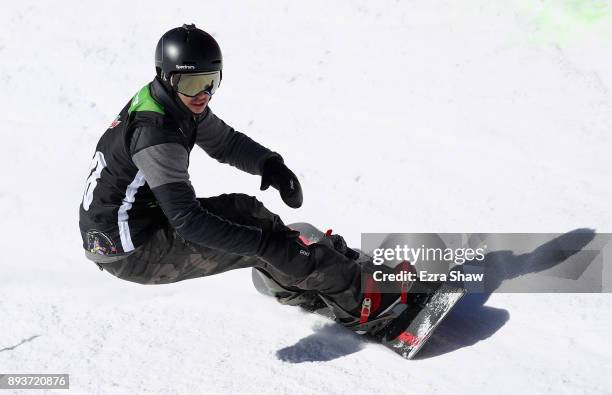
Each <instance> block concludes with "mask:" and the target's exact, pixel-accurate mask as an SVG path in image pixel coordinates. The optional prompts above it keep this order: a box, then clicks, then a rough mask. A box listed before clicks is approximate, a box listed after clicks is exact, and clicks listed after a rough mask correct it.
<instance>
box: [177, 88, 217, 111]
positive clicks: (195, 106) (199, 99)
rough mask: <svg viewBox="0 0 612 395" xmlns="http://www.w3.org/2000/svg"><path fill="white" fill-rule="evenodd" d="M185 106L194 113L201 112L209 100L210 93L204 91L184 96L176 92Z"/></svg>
mask: <svg viewBox="0 0 612 395" xmlns="http://www.w3.org/2000/svg"><path fill="white" fill-rule="evenodd" d="M176 94H177V95H178V97H179V99H181V101H182V102H183V104H184V105H185V106H187V108H188V109H189V110H190V111H191V112H192V113H194V114H201V113H203V112H204V110H206V106H207V105H208V102H209V101H210V95H209V94H208V93H205V92H200V93H198V95H197V96H193V97H191V96H185V95H183V94H182V93H179V92H177V93H176Z"/></svg>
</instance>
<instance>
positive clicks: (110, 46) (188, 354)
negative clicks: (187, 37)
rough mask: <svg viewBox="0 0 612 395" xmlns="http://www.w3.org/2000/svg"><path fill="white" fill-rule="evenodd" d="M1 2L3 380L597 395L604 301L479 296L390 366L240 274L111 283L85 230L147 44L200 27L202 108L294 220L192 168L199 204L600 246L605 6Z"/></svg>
mask: <svg viewBox="0 0 612 395" xmlns="http://www.w3.org/2000/svg"><path fill="white" fill-rule="evenodd" d="M3 4H4V5H3V6H2V13H1V14H0V59H1V62H0V89H1V90H2V94H1V95H0V108H1V110H0V111H1V117H0V121H1V123H0V131H1V133H2V144H1V145H0V166H1V168H2V173H1V175H2V177H1V181H2V183H1V186H0V218H1V221H2V228H1V230H0V232H1V237H0V250H1V251H2V258H1V260H2V263H1V266H0V267H1V269H0V317H1V318H0V373H42V372H48V373H70V375H71V376H70V378H71V381H70V385H71V392H72V393H77V394H107V393H117V394H148V393H164V394H174V393H177V394H179V393H180V394H198V393H232V392H234V393H275V394H276V393H291V394H294V393H299V394H309V393H373V392H375V393H416V394H418V393H451V392H452V393H474V392H476V391H477V392H478V393H490V392H495V393H497V394H506V393H507V394H510V393H554V394H562V393H612V384H610V374H611V373H612V356H611V355H612V346H611V342H610V341H609V333H610V328H609V326H610V324H611V323H612V317H611V313H612V298H611V297H610V295H609V294H601V295H594V294H561V295H560V294H539V295H518V294H494V295H492V296H491V297H490V298H489V299H488V300H486V298H482V300H478V298H475V297H472V298H470V299H467V302H466V303H463V304H462V305H461V306H460V308H458V309H457V310H456V311H455V312H454V313H453V314H452V315H451V316H449V317H448V319H447V321H446V322H445V324H444V325H443V326H441V327H440V333H439V334H438V336H436V337H435V338H433V339H432V345H431V346H430V347H428V348H425V349H424V350H423V358H421V359H419V360H416V361H405V360H402V359H401V358H399V357H398V356H397V355H395V354H393V353H392V352H391V351H389V350H387V349H385V348H383V347H381V346H379V345H376V344H370V343H366V342H363V341H362V340H361V339H360V338H358V337H356V336H354V335H353V334H351V333H348V332H347V331H346V330H344V329H343V328H340V327H338V326H335V325H332V324H330V323H328V322H327V321H325V320H324V319H323V318H319V317H316V316H313V315H308V314H305V313H302V312H300V311H298V310H297V309H295V308H291V307H283V306H279V305H278V304H277V303H276V302H275V301H273V300H270V299H268V298H265V297H263V296H260V295H259V294H257V293H256V291H255V290H254V288H253V287H252V286H251V281H250V272H249V271H248V270H242V271H237V272H232V273H227V274H224V275H219V276H215V277H211V278H206V279H197V280H190V281H187V282H184V283H179V284H173V285H165V286H141V285H136V284H131V283H127V282H123V281H120V280H117V279H116V278H114V277H112V276H110V275H108V274H107V273H104V272H100V271H99V270H98V268H97V267H96V266H95V265H94V264H92V263H90V262H88V261H86V260H85V258H84V256H83V252H82V249H81V246H80V243H81V241H80V236H79V233H78V225H77V222H78V213H77V206H78V204H79V200H80V198H81V196H82V191H83V187H84V181H85V178H86V176H87V167H88V164H89V161H90V158H91V156H92V154H93V152H94V147H95V144H96V141H97V139H98V138H99V136H100V135H101V134H102V133H103V131H104V130H105V128H106V126H107V125H108V124H109V123H110V122H111V121H112V120H113V119H114V117H115V115H116V114H117V113H118V111H119V110H120V109H121V108H122V107H123V105H124V104H125V103H126V102H127V100H128V99H129V97H131V95H133V94H134V93H135V92H136V91H137V90H138V89H139V88H140V87H141V86H142V85H144V84H145V83H146V82H147V81H149V80H150V79H151V78H152V76H153V53H154V47H155V44H156V42H157V39H158V38H159V36H160V35H161V34H162V33H163V32H164V31H166V30H167V29H169V28H170V27H174V26H176V25H180V24H181V23H183V22H195V23H196V24H197V25H198V26H200V27H203V28H205V29H206V30H208V31H210V32H212V33H213V34H214V35H215V37H216V38H217V39H218V41H219V42H220V44H221V46H222V48H223V51H224V63H225V68H224V74H223V75H224V80H223V83H222V85H221V87H220V89H219V91H218V94H217V95H216V96H215V98H214V100H213V101H212V107H213V108H214V109H215V112H216V113H217V114H218V115H219V116H221V117H222V118H223V119H225V120H226V121H227V122H228V123H229V124H230V125H232V126H234V127H235V128H237V129H238V130H241V131H244V132H246V133H247V134H249V135H250V136H252V137H253V138H255V139H256V140H258V141H260V142H261V143H263V144H265V145H267V146H269V147H271V148H273V149H275V150H278V151H279V152H281V153H282V154H283V155H284V157H285V158H286V162H287V163H288V164H289V166H290V167H291V168H293V169H294V170H295V171H296V173H297V174H298V176H299V177H300V180H301V182H302V185H303V187H304V192H305V203H304V206H303V208H301V209H300V210H292V209H289V208H287V207H285V206H284V205H283V204H282V202H281V200H280V198H279V197H278V195H277V194H275V193H273V192H271V191H268V192H263V193H262V192H259V191H258V185H259V179H258V178H257V177H253V176H250V175H247V174H241V173H239V172H238V171H236V170H235V169H232V168H230V167H227V166H223V165H219V164H217V163H216V162H214V161H213V160H212V159H210V158H208V157H206V155H205V154H204V153H203V152H200V151H198V150H197V149H196V150H194V153H193V155H192V163H191V175H192V181H193V183H194V185H195V187H196V190H197V191H198V193H199V194H200V195H202V196H210V195H215V194H219V193H223V192H238V191H240V192H244V193H249V194H253V195H256V196H257V197H258V198H259V199H260V200H262V201H263V202H264V203H265V204H266V205H267V206H268V207H269V208H270V209H271V210H273V211H276V212H278V213H279V214H281V215H282V217H283V218H284V219H285V221H286V222H298V221H307V222H311V223H313V224H315V225H317V226H319V227H322V228H324V227H332V228H334V230H335V231H336V232H338V233H340V234H343V235H344V236H345V237H346V238H347V240H348V241H349V242H350V244H352V245H358V243H359V237H360V233H361V232H393V231H395V232H468V233H469V232H568V231H570V230H572V229H576V228H591V229H595V230H596V231H598V232H611V231H612V219H611V216H610V202H611V201H612V185H611V184H610V169H611V167H612V155H610V152H611V150H612V135H611V133H610V130H612V93H611V92H610V89H611V88H612V54H611V53H610V45H611V44H612V32H611V31H612V23H610V22H611V21H612V8H611V7H612V5H611V3H610V2H609V1H586V0H583V1H576V0H574V1H561V0H558V1H536V0H507V1H486V0H464V1H460V2H457V1H444V0H415V1H389V0H380V1H375V2H373V1H335V2H328V1H323V0H313V1H308V2H295V1H288V0H272V1H268V2H262V1H242V2H234V1H219V0H210V1H205V2H203V1H190V0H183V1H181V2H178V3H172V2H161V1H148V2H141V1H134V2H123V1H117V0H111V1H104V2H95V3H94V2H85V1H80V2H79V1H73V0H70V1H57V2H36V1H32V0H22V1H15V2H4V3H3ZM483 303H484V304H483ZM56 392H57V393H65V391H56ZM28 393H29V392H28Z"/></svg>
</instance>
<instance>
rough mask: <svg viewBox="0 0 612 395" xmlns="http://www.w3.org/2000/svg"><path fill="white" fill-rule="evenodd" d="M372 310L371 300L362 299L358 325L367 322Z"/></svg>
mask: <svg viewBox="0 0 612 395" xmlns="http://www.w3.org/2000/svg"><path fill="white" fill-rule="evenodd" d="M371 308H372V299H370V298H363V303H362V304H361V316H360V317H359V322H360V323H362V324H363V323H365V322H367V321H368V317H369V316H370V311H371Z"/></svg>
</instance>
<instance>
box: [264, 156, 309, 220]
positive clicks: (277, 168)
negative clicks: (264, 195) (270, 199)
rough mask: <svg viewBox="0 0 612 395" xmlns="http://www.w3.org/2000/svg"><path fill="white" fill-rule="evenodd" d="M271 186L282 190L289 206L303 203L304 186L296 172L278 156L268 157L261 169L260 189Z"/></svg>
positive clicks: (295, 206)
mask: <svg viewBox="0 0 612 395" xmlns="http://www.w3.org/2000/svg"><path fill="white" fill-rule="evenodd" d="M270 186H273V187H274V188H276V189H278V190H279V191H280V195H281V198H282V199H283V202H285V204H287V206H289V207H292V208H298V207H300V206H301V205H302V200H303V197H302V186H301V185H300V182H299V181H298V179H297V177H296V176H295V174H293V172H292V171H291V170H289V168H287V166H285V164H284V163H283V160H282V159H280V158H278V157H272V158H270V159H268V160H267V161H266V162H265V163H264V165H263V167H262V170H261V187H260V189H261V190H262V191H265V190H266V189H268V187H270Z"/></svg>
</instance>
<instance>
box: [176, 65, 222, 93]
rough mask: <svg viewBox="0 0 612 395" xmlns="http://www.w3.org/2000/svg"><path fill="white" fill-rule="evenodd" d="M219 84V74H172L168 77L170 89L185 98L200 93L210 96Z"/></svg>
mask: <svg viewBox="0 0 612 395" xmlns="http://www.w3.org/2000/svg"><path fill="white" fill-rule="evenodd" d="M220 83H221V72H220V71H211V72H207V73H195V74H179V73H177V74H173V75H172V77H170V85H171V86H172V88H173V89H174V90H175V91H177V92H179V93H182V94H183V95H185V96H189V97H194V96H197V95H198V94H200V93H201V92H204V93H208V94H209V95H210V96H212V95H213V94H214V93H215V91H216V90H217V88H218V87H219V84H220Z"/></svg>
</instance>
